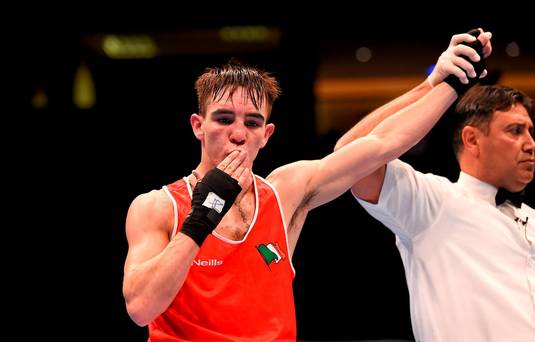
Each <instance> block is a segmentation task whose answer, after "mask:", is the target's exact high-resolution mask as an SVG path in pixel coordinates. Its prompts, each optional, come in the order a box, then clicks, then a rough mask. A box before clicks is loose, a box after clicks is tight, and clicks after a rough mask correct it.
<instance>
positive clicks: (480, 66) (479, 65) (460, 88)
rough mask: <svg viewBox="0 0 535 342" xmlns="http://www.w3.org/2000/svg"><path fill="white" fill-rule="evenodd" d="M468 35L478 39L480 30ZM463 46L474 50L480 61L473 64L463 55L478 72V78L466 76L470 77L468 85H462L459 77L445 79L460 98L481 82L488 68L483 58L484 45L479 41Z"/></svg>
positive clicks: (470, 32)
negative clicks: (484, 71)
mask: <svg viewBox="0 0 535 342" xmlns="http://www.w3.org/2000/svg"><path fill="white" fill-rule="evenodd" d="M468 33H469V34H471V35H472V36H474V37H476V38H477V37H479V34H480V30H479V29H473V30H470V31H468ZM461 44H463V45H466V46H469V47H471V48H472V49H474V50H476V52H477V54H478V55H479V57H480V59H479V61H478V62H472V61H471V60H470V58H468V57H466V56H464V55H461V57H462V58H464V59H465V60H467V61H468V62H470V63H471V64H472V65H473V66H474V71H475V72H476V77H474V78H471V77H469V76H468V75H466V76H467V77H468V84H464V83H461V81H460V80H459V78H458V77H457V76H455V75H452V74H450V75H448V77H446V78H445V79H444V82H446V83H448V84H449V85H450V86H451V87H452V88H453V89H454V90H455V91H456V92H457V95H459V96H461V95H463V94H464V93H466V92H467V91H468V89H470V88H472V87H473V86H474V85H475V84H476V83H477V82H479V76H481V73H482V72H483V70H485V68H486V64H485V58H484V56H483V45H482V44H481V42H480V41H479V40H475V41H473V42H471V43H465V42H463V43H461Z"/></svg>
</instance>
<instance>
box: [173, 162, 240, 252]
mask: <svg viewBox="0 0 535 342" xmlns="http://www.w3.org/2000/svg"><path fill="white" fill-rule="evenodd" d="M240 191H241V186H240V185H239V184H238V181H237V180H235V179H234V178H232V177H231V176H229V175H228V174H226V173H225V172H223V171H221V170H220V169H218V168H215V169H212V170H210V171H208V173H206V175H205V176H204V177H203V179H201V180H200V181H199V182H198V183H197V185H196V186H195V189H193V196H192V199H191V211H190V213H189V215H188V217H186V220H184V224H183V225H182V229H181V230H180V232H181V233H183V234H186V235H187V236H189V237H191V238H192V239H193V241H195V242H196V243H197V245H199V246H201V245H202V243H203V242H204V240H205V239H206V237H207V236H208V235H209V234H210V233H212V231H213V230H214V229H215V227H217V225H218V224H219V222H221V219H222V218H223V216H224V215H225V214H226V213H227V211H229V209H230V207H231V206H232V203H234V200H236V197H237V196H238V194H239V193H240Z"/></svg>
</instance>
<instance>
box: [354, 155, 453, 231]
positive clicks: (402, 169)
mask: <svg viewBox="0 0 535 342" xmlns="http://www.w3.org/2000/svg"><path fill="white" fill-rule="evenodd" d="M449 189H451V182H450V181H449V180H448V179H447V178H444V177H440V176H436V175H433V174H430V173H428V174H423V173H421V172H418V171H416V170H414V169H413V168H412V166H410V165H409V164H407V163H404V162H402V161H401V160H399V159H396V160H394V161H392V162H390V163H388V164H387V166H386V174H385V179H384V182H383V187H382V189H381V194H380V196H379V202H378V203H377V204H372V203H369V202H366V201H364V200H361V199H359V198H357V197H356V196H355V198H356V199H357V201H358V202H359V203H360V204H361V205H362V206H363V207H364V209H365V210H366V211H367V212H368V213H369V214H370V215H372V216H373V217H374V218H375V219H377V220H378V221H380V222H381V223H383V224H384V225H385V226H386V227H388V228H389V229H390V230H392V232H394V234H396V235H397V236H398V237H399V238H400V239H401V240H405V239H413V238H414V237H415V236H417V235H418V234H420V233H422V232H423V231H424V230H425V229H427V228H428V227H430V226H431V225H432V224H433V222H434V221H435V219H436V217H437V214H438V213H439V211H440V207H441V204H442V203H443V199H444V196H446V195H447V191H449Z"/></svg>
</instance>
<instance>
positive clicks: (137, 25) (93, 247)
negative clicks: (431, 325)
mask: <svg viewBox="0 0 535 342" xmlns="http://www.w3.org/2000/svg"><path fill="white" fill-rule="evenodd" d="M153 12H157V13H158V14H156V15H153ZM251 12H253V13H254V12H258V13H260V11H251ZM320 12H321V11H320V10H317V11H316V13H315V14H313V15H310V14H308V15H305V14H304V13H292V14H290V13H287V12H286V11H285V10H279V11H278V12H275V13H271V12H270V13H264V14H258V13H257V14H252V15H251V14H250V15H248V16H243V15H241V14H240V13H241V12H240V13H238V12H236V11H232V10H229V11H228V13H225V14H222V12H221V11H220V10H217V11H216V10H213V11H208V10H206V11H203V12H200V11H197V12H195V11H193V12H189V11H188V12H185V11H178V10H173V12H172V13H169V12H167V11H166V10H165V9H159V10H158V11H155V10H154V9H153V8H152V9H151V10H148V11H147V13H145V15H143V14H144V9H143V8H140V9H138V10H136V11H133V13H134V15H131V14H130V12H126V11H125V12H121V11H118V12H117V13H119V14H117V15H115V14H114V15H111V14H109V13H106V11H105V7H101V8H99V9H95V8H93V10H92V11H89V10H88V11H85V9H83V8H82V9H78V10H76V11H71V12H69V14H66V15H61V16H60V15H52V14H48V12H42V13H39V11H36V12H35V13H34V14H33V15H32V16H29V17H25V18H24V19H25V20H24V21H23V22H21V23H19V26H20V30H18V31H17V32H18V33H17V35H16V36H15V37H16V41H17V42H16V45H15V46H17V47H18V49H15V50H14V51H15V52H14V53H11V54H10V57H13V58H14V61H13V62H12V64H11V66H12V67H9V66H8V68H9V69H10V70H8V71H11V72H13V71H14V72H15V73H16V75H17V76H16V78H17V82H16V83H14V89H15V90H16V92H15V97H14V99H15V100H16V101H17V106H16V107H14V108H15V111H14V113H15V114H16V115H14V117H13V118H12V119H13V120H14V122H15V124H16V126H14V127H20V128H22V129H21V130H20V134H17V135H16V138H13V139H12V140H11V141H10V143H8V144H7V145H6V146H7V152H8V153H7V157H9V158H10V163H9V165H10V167H9V171H11V172H12V173H13V179H16V180H17V182H13V184H8V186H13V187H15V186H16V187H17V190H16V193H17V194H18V196H16V197H13V202H15V203H17V205H15V207H16V208H18V209H20V212H19V211H16V212H14V213H15V214H16V215H17V218H18V221H17V222H20V225H19V227H18V228H17V229H16V230H15V231H14V233H15V235H14V237H13V240H10V241H12V242H13V243H14V244H15V246H16V248H17V249H20V250H21V251H22V252H26V251H29V252H30V255H31V258H30V260H29V261H26V259H22V261H21V262H20V265H19V264H18V263H15V266H14V270H13V271H14V273H13V274H14V276H15V277H16V278H17V279H21V281H20V283H18V282H17V283H16V284H15V286H14V287H15V288H17V289H18V290H23V291H24V295H23V296H17V298H18V299H19V302H20V305H18V307H17V308H16V309H14V311H13V315H12V316H13V317H14V318H15V321H16V322H17V321H18V322H19V323H20V322H21V321H22V322H25V321H27V320H28V318H27V317H28V315H29V316H30V317H29V318H30V319H31V321H32V324H33V326H34V328H32V329H27V328H22V329H18V330H17V331H18V333H19V334H20V335H21V337H25V336H29V335H34V334H35V335H38V336H52V337H55V338H56V339H59V340H63V339H66V340H81V339H87V338H95V339H96V338H99V339H102V338H104V337H105V336H107V335H109V334H112V335H113V336H120V338H119V340H125V341H126V340H127V341H144V340H146V328H140V327H137V326H136V325H135V324H134V323H133V322H132V321H131V320H130V319H129V317H128V315H127V313H126V310H125V306H124V301H123V297H122V293H121V286H122V276H123V269H122V267H123V263H124V259H125V256H126V252H127V243H126V238H125V234H124V220H125V217H126V213H127V210H128V206H129V204H130V202H131V201H132V200H133V199H134V198H135V196H136V195H138V194H140V193H143V192H147V191H149V190H151V189H155V188H160V187H161V186H162V185H164V184H168V183H171V182H173V181H174V180H176V179H177V178H180V177H182V176H184V175H187V174H189V172H190V171H191V169H193V168H194V167H195V166H196V165H197V163H198V162H199V158H200V145H199V144H198V142H197V141H196V140H195V138H194V136H193V134H192V133H191V128H190V126H189V115H190V114H191V113H193V112H196V109H197V108H196V97H195V93H194V89H193V83H194V81H195V79H196V77H197V76H198V75H199V74H201V73H202V71H203V69H204V68H205V67H207V66H215V65H220V64H222V63H224V62H226V61H228V59H229V58H231V57H237V58H239V59H241V60H243V61H245V62H248V63H250V64H255V65H258V66H259V67H261V68H263V69H266V70H269V71H272V72H273V73H274V75H275V76H276V77H277V78H278V79H279V80H280V83H281V86H282V89H283V95H282V97H281V98H280V100H279V101H278V102H277V103H276V104H275V106H274V109H273V114H272V122H274V123H275V125H276V127H277V129H276V132H275V135H274V136H273V137H272V139H271V141H270V143H269V144H268V146H267V147H266V148H265V149H264V150H263V151H262V152H261V153H260V155H259V157H258V159H257V161H256V163H255V173H257V174H259V175H261V176H264V177H265V176H267V175H268V174H269V172H270V171H271V170H273V169H274V168H276V167H278V166H281V165H283V164H286V163H288V162H291V161H295V160H299V159H314V158H320V157H322V156H324V155H325V154H327V153H329V152H330V151H331V150H332V148H333V146H334V144H335V143H336V140H337V139H338V138H339V137H340V136H341V135H342V134H343V132H342V131H331V132H329V133H328V134H323V135H319V134H317V133H316V130H315V114H314V113H315V105H314V103H315V95H314V91H313V90H314V82H315V80H316V77H317V76H318V70H319V66H320V65H325V64H326V63H327V64H328V63H329V61H328V60H327V57H326V56H332V55H333V54H334V55H335V54H336V52H337V51H340V53H341V52H343V51H345V49H346V48H347V47H349V46H353V45H354V44H356V43H355V42H357V41H359V40H365V41H367V42H375V43H377V44H380V45H381V46H383V47H389V46H393V47H392V50H391V57H390V62H391V63H390V65H384V70H379V71H378V72H377V73H378V74H383V73H386V74H388V72H390V71H391V70H393V69H392V65H396V64H398V65H403V63H407V61H406V60H398V58H397V52H398V51H399V49H400V48H402V47H403V46H404V45H406V46H410V47H414V46H422V47H428V48H430V49H435V50H436V51H437V53H436V54H435V56H436V57H435V58H434V60H436V58H438V55H439V53H440V52H441V51H443V50H444V49H445V48H446V47H447V44H448V42H449V39H450V37H451V35H452V34H453V33H458V32H465V31H467V30H469V29H471V28H473V27H477V26H481V27H484V28H485V29H486V30H490V31H492V32H493V33H494V35H495V36H494V37H495V38H494V39H495V40H494V41H495V42H496V43H495V45H494V46H495V49H498V48H501V49H503V47H504V45H505V42H506V41H508V39H515V40H516V41H517V42H519V44H520V45H521V46H522V47H523V48H524V50H523V52H524V53H526V54H528V55H529V56H533V52H534V51H533V50H534V44H533V37H532V33H533V29H532V28H531V27H530V25H529V24H528V23H529V22H531V17H530V16H528V15H527V14H523V13H521V12H522V11H519V12H520V13H514V14H513V15H511V14H505V13H504V14H503V17H502V12H501V11H500V10H496V11H495V12H494V13H492V14H490V15H488V14H481V15H471V16H468V15H461V14H458V17H456V18H455V20H453V19H452V18H451V16H449V15H446V14H444V15H441V16H437V15H436V13H429V14H425V15H417V14H414V15H405V16H402V17H399V18H397V19H394V20H393V19H386V18H385V17H384V16H383V15H382V14H381V12H377V11H373V12H367V13H364V12H358V11H353V10H351V11H349V10H348V9H344V8H330V9H329V10H326V11H325V13H322V14H321V15H320ZM349 12H351V14H350V13H349ZM114 13H115V12H114ZM298 19H299V20H298ZM222 25H269V26H272V27H278V28H280V31H281V40H280V44H279V45H278V46H277V47H275V48H272V49H269V50H264V51H256V52H254V51H253V52H243V51H230V52H227V53H189V54H176V55H172V56H163V57H156V58H154V59H140V60H112V59H109V58H106V57H105V56H103V55H101V54H99V53H97V52H96V51H95V50H93V49H91V48H90V47H89V46H88V45H87V44H85V43H84V42H85V39H86V38H87V37H91V36H94V35H99V34H103V33H126V34H128V33H150V32H153V33H154V32H188V31H192V30H198V29H204V28H208V29H209V28H218V27H220V26H222ZM510 37H512V38H510ZM394 47H395V48H394ZM326 51H328V52H329V53H326ZM404 52H405V53H407V51H404ZM412 54H414V56H418V51H417V49H415V51H413V52H412ZM530 58H531V57H530ZM529 60H530V61H531V62H533V61H534V60H533V59H532V58H531V59H529ZM80 61H84V62H85V63H87V65H89V66H90V69H91V72H92V76H93V79H94V83H95V88H96V99H97V102H96V104H95V106H94V107H93V108H91V109H84V110H82V109H79V108H77V107H76V106H75V105H74V104H73V101H72V84H73V77H74V74H75V72H76V69H77V67H78V66H79V64H80ZM499 63H501V61H499V62H496V64H492V63H491V62H490V60H489V64H491V65H490V68H489V70H490V71H493V75H494V76H495V77H496V78H498V77H499V75H500V73H501V72H502V71H503V70H507V68H510V67H512V66H509V65H501V64H499ZM422 67H424V65H422ZM534 69H535V66H533V64H532V69H531V71H532V72H533V70H534ZM392 72H394V71H392ZM424 78H425V74H424V73H422V80H424ZM37 88H41V89H44V90H45V91H46V93H47V96H48V104H47V105H46V107H44V108H35V107H34V106H32V104H31V97H32V96H33V94H34V93H35V90H36V89H37ZM531 95H532V96H533V94H531ZM8 100H10V99H8ZM358 114H359V115H362V114H364V113H358ZM450 126H451V122H450V120H448V119H447V117H446V118H445V119H444V120H442V121H441V122H440V123H439V124H438V125H437V127H436V128H435V129H434V130H433V131H432V132H431V133H430V135H429V136H428V137H426V138H425V139H424V140H423V141H422V143H420V144H419V145H417V146H416V148H414V149H413V150H412V151H410V152H409V153H407V154H406V155H405V156H404V157H403V159H404V160H407V161H410V162H411V163H412V164H413V165H414V166H415V167H416V168H417V169H419V170H421V171H424V172H433V173H437V174H441V175H444V176H447V177H449V178H450V179H452V180H455V179H456V177H457V175H458V168H457V165H456V162H455V159H454V157H453V153H452V152H451V150H450V145H449V144H450V131H449V129H450V128H451V127H450ZM6 127H10V126H7V125H6ZM347 128H349V127H347ZM17 132H18V130H17ZM6 133H9V132H6ZM532 199H533V197H532V196H529V197H528V203H531V202H532ZM10 231H11V230H10ZM10 243H11V242H10ZM16 259H17V260H18V259H19V258H16ZM293 262H294V266H295V268H296V271H297V274H296V278H295V281H294V290H295V301H296V309H297V323H298V337H299V339H301V340H365V339H387V338H388V339H412V338H413V336H412V332H411V325H410V316H409V306H408V294H407V287H406V285H405V278H404V272H403V267H402V263H401V260H400V258H399V255H398V252H397V249H396V248H395V245H394V236H393V234H392V233H390V231H388V230H387V229H385V228H384V227H382V225H381V224H380V223H377V222H376V221H375V220H374V219H372V218H371V217H370V216H368V215H367V214H366V213H365V212H364V211H363V210H362V208H360V206H358V204H357V203H356V202H355V201H354V200H353V198H352V197H351V196H350V195H349V193H346V194H344V195H342V196H341V197H340V198H338V199H337V200H335V201H333V202H331V203H328V204H326V205H324V206H323V207H321V208H318V209H316V210H314V211H312V212H311V213H310V214H309V216H308V219H307V223H306V224H305V227H304V229H303V232H302V234H301V238H300V241H299V243H298V245H297V248H296V251H295V254H294V258H293ZM22 318H24V319H22ZM22 326H23V327H26V324H23V325H22Z"/></svg>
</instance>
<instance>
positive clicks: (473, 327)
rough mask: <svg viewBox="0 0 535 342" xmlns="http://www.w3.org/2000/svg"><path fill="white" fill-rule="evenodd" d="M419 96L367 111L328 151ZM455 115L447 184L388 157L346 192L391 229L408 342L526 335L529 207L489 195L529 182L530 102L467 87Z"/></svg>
mask: <svg viewBox="0 0 535 342" xmlns="http://www.w3.org/2000/svg"><path fill="white" fill-rule="evenodd" d="M458 39H459V37H458V36H457V37H456V36H454V38H453V39H452V43H454V42H458V41H459V40H458ZM452 45H455V43H454V44H452ZM428 81H429V82H430V84H431V85H434V86H435V87H436V86H440V85H441V84H442V83H437V82H436V80H435V79H434V75H433V76H432V77H430V78H429V79H428ZM428 89H430V88H429V87H428ZM425 93H426V91H422V92H420V93H418V94H416V92H414V91H413V92H410V93H408V94H405V95H403V96H401V97H400V98H398V99H396V100H394V101H393V102H391V103H389V104H387V105H385V106H383V107H382V108H380V109H379V110H377V111H376V112H372V113H371V114H370V115H369V116H367V117H366V118H365V120H364V121H363V123H362V124H357V125H356V126H355V127H353V128H352V129H351V130H350V131H349V132H348V133H346V135H345V136H344V137H342V138H341V139H340V140H339V142H338V144H337V148H340V147H341V146H343V145H344V144H346V143H347V142H349V141H352V140H353V139H356V138H358V137H360V136H362V135H364V134H366V132H367V131H369V129H370V128H371V127H374V126H375V125H377V124H378V123H379V122H380V121H381V120H382V119H384V118H387V117H389V115H391V114H393V113H395V112H396V111H399V108H403V107H405V106H407V105H409V104H411V103H419V102H420V101H422V99H423V98H422V96H423V95H424V94H425ZM456 112H457V113H456V115H458V116H459V118H458V119H459V121H460V124H459V126H458V127H457V129H456V131H455V132H454V149H455V152H456V156H457V159H458V162H459V165H460V169H461V172H460V176H459V180H458V181H457V182H456V183H451V182H450V181H449V180H448V179H446V178H444V177H439V176H436V175H433V174H422V173H420V172H418V171H416V170H414V169H413V168H412V167H411V166H410V165H408V164H406V163H404V162H402V161H400V160H394V161H391V162H389V163H388V164H386V165H383V166H381V167H380V168H378V169H377V170H376V171H375V172H374V173H372V174H370V175H369V176H367V177H365V178H363V179H361V180H360V181H358V182H357V183H356V184H355V185H354V186H353V187H352V192H353V194H354V195H355V196H356V198H357V199H358V201H359V203H361V204H362V206H363V207H364V208H365V209H366V210H367V211H368V212H369V213H370V214H371V215H372V216H373V217H375V218H376V219H378V220H379V221H380V222H382V223H383V224H384V225H385V226H387V227H388V228H389V229H390V230H392V232H394V234H396V245H397V247H398V249H399V251H400V254H401V258H402V260H403V264H404V267H405V275H406V279H407V284H408V288H409V292H410V307H411V317H412V325H413V331H414V336H415V338H416V340H417V341H434V342H442V341H489V342H490V341H496V342H497V341H517V342H528V341H535V245H534V243H535V225H534V224H535V211H534V210H533V209H532V208H530V207H529V206H527V205H525V204H522V203H521V200H519V199H518V198H516V199H513V198H511V199H510V200H508V201H506V202H505V203H503V204H502V202H501V201H499V200H496V199H495V195H496V194H497V193H498V189H499V188H504V189H506V190H509V191H510V192H514V193H518V192H520V191H522V190H523V189H524V188H525V187H526V185H528V184H529V183H530V182H531V180H532V179H533V172H534V169H535V157H534V151H535V142H534V140H533V137H532V134H533V121H532V117H533V108H532V101H531V99H529V98H528V97H527V96H526V95H525V94H523V93H522V92H520V91H518V90H515V89H511V88H508V87H503V86H498V85H496V86H476V87H474V88H473V89H471V90H469V91H468V92H467V93H466V94H465V95H464V97H462V99H461V100H460V101H459V103H458V105H457V106H456ZM500 193H501V191H500Z"/></svg>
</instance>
